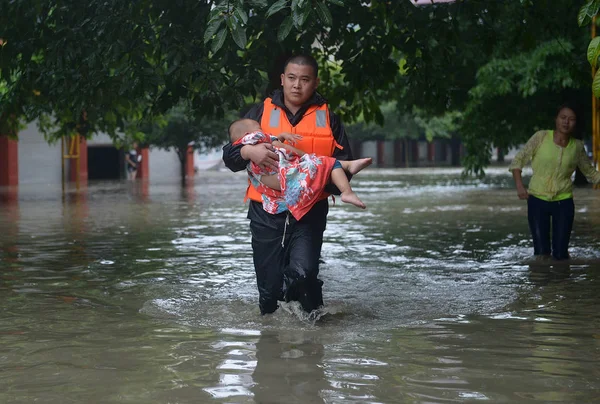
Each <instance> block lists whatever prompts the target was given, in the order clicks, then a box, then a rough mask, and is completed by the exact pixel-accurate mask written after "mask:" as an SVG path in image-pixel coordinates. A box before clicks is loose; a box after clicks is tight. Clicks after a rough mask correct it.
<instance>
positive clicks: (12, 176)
mask: <svg viewBox="0 0 600 404" xmlns="http://www.w3.org/2000/svg"><path fill="white" fill-rule="evenodd" d="M16 185H19V144H18V143H17V141H16V140H12V139H10V138H9V137H8V136H4V135H0V186H16Z"/></svg>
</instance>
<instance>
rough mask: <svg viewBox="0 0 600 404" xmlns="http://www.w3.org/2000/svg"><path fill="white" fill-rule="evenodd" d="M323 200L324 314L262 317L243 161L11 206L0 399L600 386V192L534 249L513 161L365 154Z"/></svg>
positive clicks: (26, 194)
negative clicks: (467, 168)
mask: <svg viewBox="0 0 600 404" xmlns="http://www.w3.org/2000/svg"><path fill="white" fill-rule="evenodd" d="M352 183H353V186H354V189H355V191H356V192H357V193H358V194H359V196H360V197H361V198H362V200H363V201H364V202H365V203H366V204H367V210H366V211H364V212H363V211H360V210H359V209H356V208H354V207H352V206H348V205H343V204H341V201H340V200H339V199H338V200H337V201H336V205H335V206H331V208H330V213H329V221H328V225H327V230H326V232H325V243H324V246H323V256H322V258H323V261H324V263H323V264H322V267H321V277H322V279H323V280H324V282H325V285H324V300H325V305H326V307H325V312H326V314H325V315H324V316H323V317H322V318H320V319H319V320H318V321H316V322H314V321H310V320H309V319H307V318H303V317H299V316H297V315H296V314H294V313H295V309H296V308H295V306H294V305H287V306H286V307H285V308H282V309H280V310H278V311H277V312H276V313H275V314H274V315H271V316H260V314H259V310H258V305H257V301H258V293H257V291H256V284H255V278H254V271H253V266H252V251H251V246H250V232H249V227H248V220H247V219H246V211H247V207H246V205H244V204H243V202H242V199H243V194H244V190H245V186H246V176H245V174H243V173H239V174H232V173H229V172H209V173H201V175H200V176H199V177H197V178H196V180H195V184H194V185H193V186H192V187H189V188H187V189H183V190H182V189H181V188H180V186H179V184H177V183H175V184H150V185H147V184H146V185H144V184H142V183H135V184H132V183H125V182H103V183H102V182H101V183H91V184H90V185H89V187H88V188H87V189H86V190H85V191H81V192H75V191H70V192H68V193H67V194H66V195H65V196H64V197H63V194H62V193H61V190H60V189H55V188H53V187H45V186H42V187H41V188H39V189H35V188H33V187H22V188H21V189H19V193H18V195H16V196H12V197H11V196H10V195H8V196H7V195H6V194H4V198H3V199H4V202H2V203H1V204H0V319H1V321H0V386H1V388H0V403H33V402H36V403H61V404H62V403H144V404H150V403H165V404H166V403H286V404H287V403H448V402H479V401H488V402H493V403H516V402H518V403H529V402H531V403H547V402H568V403H584V402H595V401H596V400H597V398H598V397H599V395H600V367H599V366H598V363H599V362H600V312H599V310H598V308H599V307H600V191H598V190H593V189H591V188H585V189H576V190H575V207H576V216H575V224H574V231H573V234H572V237H571V248H570V252H571V255H572V260H571V261H570V262H569V263H566V264H564V263H561V264H560V265H553V264H552V263H548V262H546V263H544V262H542V263H539V262H535V261H533V260H532V259H531V254H532V247H531V241H530V239H529V231H528V227H527V217H526V204H525V203H524V202H523V201H519V200H518V199H517V196H516V191H515V190H514V189H512V180H511V178H510V174H509V173H508V172H507V171H506V169H505V168H502V169H499V168H498V169H490V170H489V172H488V177H487V178H486V179H485V180H483V181H480V180H476V179H461V176H460V170H459V169H456V170H450V169H438V170H434V169H419V170H416V169H414V170H381V169H379V170H378V169H367V170H365V171H364V172H362V173H360V174H359V175H357V176H356V177H355V178H354V179H353V181H352Z"/></svg>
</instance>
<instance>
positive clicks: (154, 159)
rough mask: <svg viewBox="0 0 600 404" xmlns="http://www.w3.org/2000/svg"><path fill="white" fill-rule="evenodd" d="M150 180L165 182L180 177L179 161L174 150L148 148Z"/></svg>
mask: <svg viewBox="0 0 600 404" xmlns="http://www.w3.org/2000/svg"><path fill="white" fill-rule="evenodd" d="M148 160H149V162H148V163H149V171H150V182H151V183H152V182H166V181H173V180H178V179H180V178H181V174H180V163H179V158H178V157H177V153H175V151H174V150H170V151H166V150H160V149H156V148H150V153H149V157H148Z"/></svg>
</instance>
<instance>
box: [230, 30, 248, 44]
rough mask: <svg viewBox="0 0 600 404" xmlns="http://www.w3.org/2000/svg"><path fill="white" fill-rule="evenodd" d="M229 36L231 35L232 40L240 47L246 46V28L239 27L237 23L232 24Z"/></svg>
mask: <svg viewBox="0 0 600 404" xmlns="http://www.w3.org/2000/svg"><path fill="white" fill-rule="evenodd" d="M231 36H232V37H233V40H234V42H235V43H236V44H237V46H239V47H240V48H241V49H245V48H246V44H247V43H248V41H247V39H246V29H245V28H242V27H240V26H239V25H234V26H233V28H232V30H231Z"/></svg>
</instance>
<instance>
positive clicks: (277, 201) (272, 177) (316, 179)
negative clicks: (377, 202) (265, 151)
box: [229, 119, 372, 220]
mask: <svg viewBox="0 0 600 404" xmlns="http://www.w3.org/2000/svg"><path fill="white" fill-rule="evenodd" d="M229 137H230V140H231V142H232V144H233V145H234V146H237V145H255V144H259V143H270V144H272V145H273V146H274V150H275V152H276V153H277V154H278V155H279V166H278V168H276V169H273V168H268V167H264V168H263V167H260V166H259V165H258V164H255V163H253V162H252V161H250V162H249V163H248V174H249V177H250V181H251V183H252V185H253V186H254V187H256V188H257V189H258V190H259V192H261V194H262V195H263V208H264V209H265V210H266V211H267V212H269V213H273V214H277V213H281V212H283V211H285V210H286V209H288V210H289V211H290V213H291V214H292V215H293V216H294V218H295V219H296V220H300V219H302V216H304V215H305V214H306V213H307V212H308V211H309V210H310V209H311V207H312V206H313V205H314V204H315V203H316V202H317V201H319V197H320V196H321V194H322V193H323V192H324V188H325V186H326V185H327V184H328V183H329V182H332V183H333V184H334V185H335V186H336V187H338V189H339V190H340V192H341V195H340V196H341V200H342V202H344V203H350V204H352V205H354V206H356V207H359V208H362V209H365V208H366V206H365V204H364V203H363V202H362V201H361V200H360V198H359V197H358V195H356V193H355V192H354V191H353V190H352V187H351V186H350V182H349V181H348V177H346V173H348V174H351V175H354V174H356V173H358V172H359V171H361V170H362V169H363V168H365V167H367V166H369V165H370V164H371V163H372V159H371V158H363V159H358V160H352V161H339V160H336V159H335V158H333V157H327V156H317V155H316V154H313V153H305V152H303V151H302V150H299V149H297V148H295V147H293V146H291V145H290V144H286V143H283V142H285V141H287V142H289V143H291V144H295V142H296V141H299V140H301V139H302V136H299V135H294V134H291V133H281V134H279V135H278V136H277V137H275V136H271V135H266V134H264V133H263V132H262V130H261V128H260V124H259V123H258V122H257V121H255V120H252V119H239V120H237V121H235V122H233V123H232V124H231V126H230V127H229Z"/></svg>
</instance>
